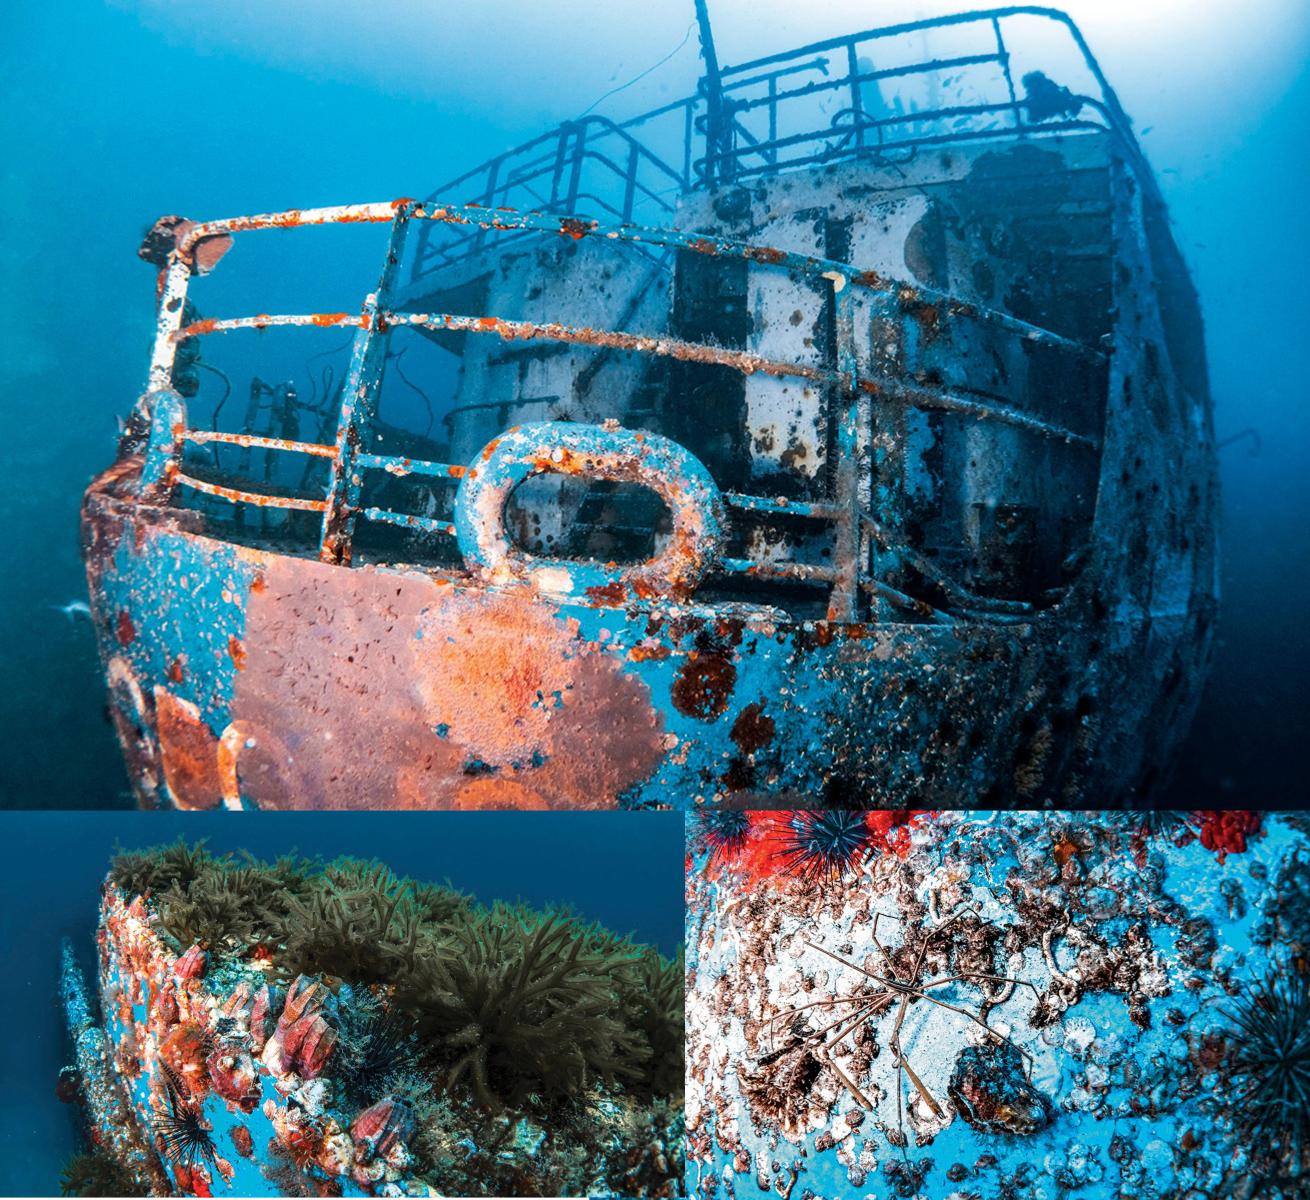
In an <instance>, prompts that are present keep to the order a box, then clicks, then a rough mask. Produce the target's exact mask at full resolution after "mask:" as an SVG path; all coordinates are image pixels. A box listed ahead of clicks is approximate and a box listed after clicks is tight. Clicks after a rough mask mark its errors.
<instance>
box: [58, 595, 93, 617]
mask: <svg viewBox="0 0 1310 1200" xmlns="http://www.w3.org/2000/svg"><path fill="white" fill-rule="evenodd" d="M50 607H51V608H52V609H54V611H55V612H61V613H63V614H64V616H66V617H67V618H68V619H69V620H70V621H76V620H77V618H78V617H85V618H86V619H87V620H88V621H89V620H90V619H91V606H90V605H89V604H87V602H86V601H85V600H70V601H69V602H68V603H67V604H52V605H51V606H50Z"/></svg>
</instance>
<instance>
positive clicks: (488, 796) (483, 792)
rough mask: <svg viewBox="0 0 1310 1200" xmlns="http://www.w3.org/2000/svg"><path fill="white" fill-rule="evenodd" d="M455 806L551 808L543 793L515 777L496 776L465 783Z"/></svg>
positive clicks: (505, 809)
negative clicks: (502, 777)
mask: <svg viewBox="0 0 1310 1200" xmlns="http://www.w3.org/2000/svg"><path fill="white" fill-rule="evenodd" d="M452 807H453V808H464V809H485V810H487V811H494V810H500V811H511V810H512V811H530V810H540V809H547V808H550V804H549V803H548V802H547V801H546V799H545V797H544V796H542V794H541V793H540V792H538V791H536V790H534V789H533V788H530V787H528V786H527V785H526V784H522V783H519V782H518V781H517V780H515V779H500V778H496V777H494V776H492V777H488V778H485V779H475V780H473V781H472V782H471V783H467V784H465V785H464V786H463V787H462V788H460V790H459V794H458V795H457V796H456V797H455V803H454V804H453V805H452Z"/></svg>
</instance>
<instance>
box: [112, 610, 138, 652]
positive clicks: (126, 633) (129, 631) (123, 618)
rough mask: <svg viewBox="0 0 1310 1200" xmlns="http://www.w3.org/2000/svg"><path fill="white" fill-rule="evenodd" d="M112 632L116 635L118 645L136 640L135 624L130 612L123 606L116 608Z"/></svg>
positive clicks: (128, 644)
mask: <svg viewBox="0 0 1310 1200" xmlns="http://www.w3.org/2000/svg"><path fill="white" fill-rule="evenodd" d="M114 633H115V635H116V636H117V637H118V644H119V645H120V646H130V645H131V644H132V643H133V642H135V641H136V626H135V625H133V624H132V614H131V613H129V612H128V611H127V609H125V608H120V609H119V610H118V620H117V622H116V623H115V625H114Z"/></svg>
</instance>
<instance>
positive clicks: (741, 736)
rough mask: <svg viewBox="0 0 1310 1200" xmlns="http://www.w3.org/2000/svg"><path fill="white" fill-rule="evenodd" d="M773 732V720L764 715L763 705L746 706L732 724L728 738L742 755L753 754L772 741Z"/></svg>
mask: <svg viewBox="0 0 1310 1200" xmlns="http://www.w3.org/2000/svg"><path fill="white" fill-rule="evenodd" d="M774 731H775V726H774V722H773V718H772V717H770V716H768V715H767V714H766V713H765V711H764V705H762V704H748V705H746V707H745V708H743V709H742V710H741V712H740V714H739V715H738V717H737V719H736V720H735V721H734V722H733V723H732V732H731V735H730V736H731V737H732V740H733V741H734V742H736V743H737V748H738V749H739V750H740V751H741V752H742V753H743V754H754V753H755V751H756V750H759V749H761V748H762V747H764V746H767V745H768V744H769V743H770V742H771V741H773V734H774Z"/></svg>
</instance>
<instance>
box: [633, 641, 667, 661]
mask: <svg viewBox="0 0 1310 1200" xmlns="http://www.w3.org/2000/svg"><path fill="white" fill-rule="evenodd" d="M672 653H673V650H672V648H671V647H669V646H666V645H665V644H664V643H663V642H653V641H652V642H638V643H637V644H636V645H635V646H633V647H632V649H631V650H629V651H628V658H629V660H630V661H632V662H660V661H661V660H663V659H666V658H668V657H669V655H670V654H672Z"/></svg>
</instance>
